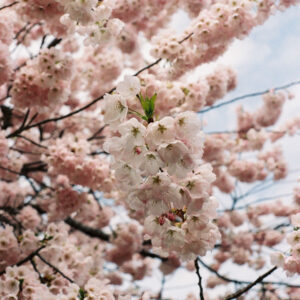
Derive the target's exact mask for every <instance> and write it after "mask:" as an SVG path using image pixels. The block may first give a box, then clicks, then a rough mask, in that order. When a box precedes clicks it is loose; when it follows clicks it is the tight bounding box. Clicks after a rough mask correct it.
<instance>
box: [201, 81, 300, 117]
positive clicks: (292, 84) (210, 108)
mask: <svg viewBox="0 0 300 300" xmlns="http://www.w3.org/2000/svg"><path fill="white" fill-rule="evenodd" d="M298 84H300V81H294V82H291V83H288V84H285V85H282V86H279V87H276V88H274V91H279V90H283V89H287V88H289V87H291V86H294V85H298ZM269 91H270V89H268V90H264V91H261V92H256V93H252V94H247V95H243V96H239V97H236V98H234V99H231V100H228V101H225V102H222V103H219V104H217V105H214V106H210V107H208V108H205V109H203V110H201V111H199V112H198V113H199V114H203V113H206V112H208V111H210V110H213V109H216V108H219V107H222V106H225V105H228V104H231V103H234V102H236V101H240V100H243V99H246V98H253V97H257V96H261V95H263V94H266V93H268V92H269Z"/></svg>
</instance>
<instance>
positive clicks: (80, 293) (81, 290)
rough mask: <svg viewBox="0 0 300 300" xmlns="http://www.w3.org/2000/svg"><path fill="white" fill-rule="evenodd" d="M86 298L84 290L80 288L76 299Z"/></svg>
mask: <svg viewBox="0 0 300 300" xmlns="http://www.w3.org/2000/svg"><path fill="white" fill-rule="evenodd" d="M86 296H87V292H86V291H85V290H84V289H82V288H80V289H79V292H78V297H79V299H80V300H84V298H85V297H86Z"/></svg>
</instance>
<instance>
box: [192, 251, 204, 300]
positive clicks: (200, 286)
mask: <svg viewBox="0 0 300 300" xmlns="http://www.w3.org/2000/svg"><path fill="white" fill-rule="evenodd" d="M194 264H195V268H196V274H197V276H198V286H199V289H200V299H201V300H204V295H203V286H202V277H201V275H200V267H199V265H198V257H197V258H196V259H195V261H194Z"/></svg>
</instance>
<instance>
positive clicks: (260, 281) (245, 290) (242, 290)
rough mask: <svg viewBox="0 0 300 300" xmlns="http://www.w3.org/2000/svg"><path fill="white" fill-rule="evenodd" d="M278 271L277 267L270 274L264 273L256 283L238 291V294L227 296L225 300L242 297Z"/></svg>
mask: <svg viewBox="0 0 300 300" xmlns="http://www.w3.org/2000/svg"><path fill="white" fill-rule="evenodd" d="M276 269H277V267H273V268H272V269H270V270H269V271H268V272H266V273H264V274H263V275H261V276H259V277H258V278H257V279H256V280H255V281H253V282H252V283H250V284H249V285H247V286H246V287H244V288H242V289H240V290H238V291H237V292H235V293H233V294H231V295H229V296H227V297H226V298H225V300H231V299H236V298H238V297H239V296H241V295H242V294H244V293H246V292H248V291H249V290H250V289H251V288H252V287H254V286H255V285H257V284H258V283H262V281H263V280H264V279H265V278H266V277H267V276H269V275H270V274H272V273H273V272H274V271H275V270H276Z"/></svg>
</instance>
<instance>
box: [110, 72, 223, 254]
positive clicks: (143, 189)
mask: <svg viewBox="0 0 300 300" xmlns="http://www.w3.org/2000/svg"><path fill="white" fill-rule="evenodd" d="M139 92H140V82H139V79H138V78H136V77H127V78H126V79H125V81H123V82H121V83H120V84H119V85H118V86H117V91H116V93H115V94H112V95H106V96H105V102H106V105H105V115H104V118H105V121H106V122H107V123H109V124H110V125H111V126H112V127H113V128H114V130H115V131H116V132H118V135H116V136H113V137H112V138H110V139H108V140H107V141H106V142H105V144H104V148H105V150H106V151H108V152H109V153H111V154H112V155H113V159H114V163H113V168H114V170H115V176H116V179H117V182H118V184H119V188H120V197H123V198H126V203H127V205H128V206H129V208H130V209H131V210H132V214H133V215H134V216H135V217H136V218H137V219H139V220H140V221H142V220H143V218H145V221H144V224H145V233H146V236H147V237H148V238H150V239H151V242H152V245H153V247H154V250H155V251H157V252H159V253H162V254H164V255H167V254H170V253H172V252H175V253H177V254H178V255H179V256H180V257H182V258H184V259H192V258H194V257H195V256H196V255H202V256H203V255H205V253H206V252H207V251H208V250H210V249H212V247H213V246H214V244H215V243H216V241H217V239H218V238H219V237H220V236H219V233H218V229H217V227H216V225H215V224H214V223H213V222H212V221H213V219H214V218H215V217H216V207H217V201H216V199H215V198H214V197H213V196H211V193H210V187H211V183H212V182H213V181H214V180H215V175H214V174H213V173H212V168H211V166H210V165H209V164H203V163H201V156H202V153H203V140H204V136H203V133H202V132H201V130H200V128H201V126H200V121H199V119H198V117H197V115H196V114H195V113H193V112H188V111H187V112H184V113H180V114H178V115H176V116H174V117H169V116H167V117H164V118H162V119H160V120H158V121H154V120H153V116H152V115H153V113H154V98H152V100H149V99H147V100H148V104H149V105H150V106H151V105H153V106H152V108H149V109H150V110H151V109H152V115H151V113H150V115H148V120H147V122H148V124H145V123H146V122H141V121H139V120H138V119H137V118H135V117H132V118H130V119H128V118H127V117H128V116H129V114H128V113H133V114H134V111H132V110H131V108H130V107H128V105H127V99H128V100H130V99H134V98H136V101H138V99H137V97H136V95H137V94H138V93H139ZM139 97H140V101H141V104H142V105H144V102H143V101H144V99H142V95H141V94H140V96H139ZM150 103H152V104H150ZM148 112H149V110H147V108H146V109H145V113H146V115H147V113H148ZM138 115H141V114H140V113H138Z"/></svg>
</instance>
